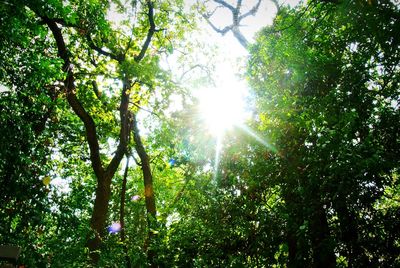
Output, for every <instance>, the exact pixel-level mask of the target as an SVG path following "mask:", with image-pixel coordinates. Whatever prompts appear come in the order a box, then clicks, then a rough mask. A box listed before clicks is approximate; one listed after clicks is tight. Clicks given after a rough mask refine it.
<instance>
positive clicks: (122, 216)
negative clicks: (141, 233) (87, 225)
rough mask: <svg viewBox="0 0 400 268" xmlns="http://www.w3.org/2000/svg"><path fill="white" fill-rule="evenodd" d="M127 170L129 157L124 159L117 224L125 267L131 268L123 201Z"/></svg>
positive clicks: (124, 199) (124, 198)
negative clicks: (119, 229)
mask: <svg viewBox="0 0 400 268" xmlns="http://www.w3.org/2000/svg"><path fill="white" fill-rule="evenodd" d="M128 169H129V156H127V158H126V165H125V171H124V177H123V180H122V187H121V203H120V209H119V223H120V224H121V232H120V239H121V242H122V244H123V248H124V252H125V261H126V267H127V268H130V267H131V259H130V258H129V254H128V247H127V245H126V241H125V201H126V183H127V180H128Z"/></svg>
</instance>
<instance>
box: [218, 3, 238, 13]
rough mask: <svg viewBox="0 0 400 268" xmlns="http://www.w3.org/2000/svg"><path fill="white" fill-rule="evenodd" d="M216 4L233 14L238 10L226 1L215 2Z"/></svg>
mask: <svg viewBox="0 0 400 268" xmlns="http://www.w3.org/2000/svg"><path fill="white" fill-rule="evenodd" d="M214 2H215V3H217V4H220V5H222V6H224V7H226V8H228V9H229V10H230V11H231V12H235V11H236V9H235V8H234V7H233V6H232V5H230V4H229V3H227V2H226V1H224V0H214Z"/></svg>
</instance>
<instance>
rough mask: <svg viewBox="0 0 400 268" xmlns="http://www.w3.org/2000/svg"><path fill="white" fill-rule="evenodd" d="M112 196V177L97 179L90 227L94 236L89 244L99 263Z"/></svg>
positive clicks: (93, 255)
mask: <svg viewBox="0 0 400 268" xmlns="http://www.w3.org/2000/svg"><path fill="white" fill-rule="evenodd" d="M110 196H111V178H107V177H102V178H101V179H99V178H98V180H97V188H96V198H95V201H94V206H93V213H92V218H91V220H90V227H91V228H92V230H93V232H94V237H92V238H90V239H89V240H88V242H87V246H88V248H89V250H90V256H91V259H92V261H93V263H95V264H96V263H97V262H98V261H99V258H100V246H101V243H102V241H101V240H102V237H103V236H104V234H105V227H106V226H105V225H106V221H107V215H108V202H109V201H110Z"/></svg>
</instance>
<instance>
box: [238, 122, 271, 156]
mask: <svg viewBox="0 0 400 268" xmlns="http://www.w3.org/2000/svg"><path fill="white" fill-rule="evenodd" d="M237 126H238V127H239V128H240V129H242V130H243V131H244V132H246V133H247V134H248V135H250V136H251V137H253V138H254V139H255V140H256V141H258V142H259V143H261V144H262V145H264V146H265V147H267V148H268V149H269V150H271V151H272V152H274V153H277V152H278V150H277V149H276V148H275V146H273V145H272V144H270V143H269V142H268V141H266V140H265V139H263V138H261V137H260V136H258V135H257V134H256V133H255V131H253V130H252V129H251V128H249V127H248V126H246V125H244V124H240V125H237Z"/></svg>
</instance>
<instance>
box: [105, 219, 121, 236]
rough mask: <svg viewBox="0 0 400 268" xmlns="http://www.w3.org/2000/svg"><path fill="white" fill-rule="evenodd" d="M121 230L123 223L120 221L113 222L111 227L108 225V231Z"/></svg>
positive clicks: (111, 232) (115, 231)
mask: <svg viewBox="0 0 400 268" xmlns="http://www.w3.org/2000/svg"><path fill="white" fill-rule="evenodd" d="M119 231H121V224H120V223H119V222H113V223H112V224H111V225H110V226H109V227H108V232H109V233H110V234H116V233H118V232H119Z"/></svg>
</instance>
